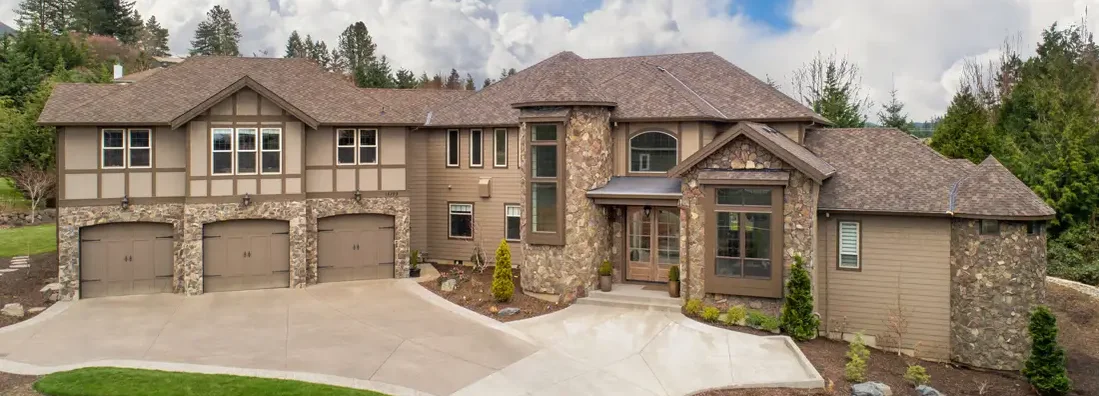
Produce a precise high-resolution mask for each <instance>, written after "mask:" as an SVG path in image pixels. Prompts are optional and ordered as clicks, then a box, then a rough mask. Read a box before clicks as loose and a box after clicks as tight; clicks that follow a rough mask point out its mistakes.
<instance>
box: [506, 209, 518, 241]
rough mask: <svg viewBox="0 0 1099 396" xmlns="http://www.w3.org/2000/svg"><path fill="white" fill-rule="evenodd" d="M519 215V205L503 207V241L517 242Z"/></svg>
mask: <svg viewBox="0 0 1099 396" xmlns="http://www.w3.org/2000/svg"><path fill="white" fill-rule="evenodd" d="M521 213H522V210H521V209H519V205H504V220H505V224H504V227H505V230H504V239H507V240H509V241H518V240H519V216H520V214H521Z"/></svg>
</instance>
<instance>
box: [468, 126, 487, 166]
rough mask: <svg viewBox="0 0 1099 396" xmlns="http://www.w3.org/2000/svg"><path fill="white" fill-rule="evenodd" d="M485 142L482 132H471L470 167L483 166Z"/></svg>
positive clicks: (478, 130) (475, 130) (474, 130)
mask: <svg viewBox="0 0 1099 396" xmlns="http://www.w3.org/2000/svg"><path fill="white" fill-rule="evenodd" d="M484 149H485V145H484V140H483V139H482V138H481V130H480V129H473V130H470V131H469V166H481V165H482V164H483V163H484V160H483V159H482V158H481V154H482V153H481V152H482V151H484Z"/></svg>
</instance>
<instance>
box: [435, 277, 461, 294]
mask: <svg viewBox="0 0 1099 396" xmlns="http://www.w3.org/2000/svg"><path fill="white" fill-rule="evenodd" d="M457 287H458V280H457V279H447V280H445V281H443V284H442V286H439V288H440V289H443V291H445V292H452V291H454V289H455V288H457Z"/></svg>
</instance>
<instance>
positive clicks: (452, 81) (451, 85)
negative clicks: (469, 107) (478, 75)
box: [443, 69, 462, 89]
mask: <svg viewBox="0 0 1099 396" xmlns="http://www.w3.org/2000/svg"><path fill="white" fill-rule="evenodd" d="M443 87H445V88H446V89H462V76H461V75H459V74H458V71H457V70H455V69H450V76H448V77H447V78H446V83H445V84H444V85H443Z"/></svg>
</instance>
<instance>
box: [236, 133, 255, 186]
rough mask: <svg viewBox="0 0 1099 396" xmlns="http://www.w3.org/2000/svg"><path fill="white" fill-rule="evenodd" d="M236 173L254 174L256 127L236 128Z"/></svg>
mask: <svg viewBox="0 0 1099 396" xmlns="http://www.w3.org/2000/svg"><path fill="white" fill-rule="evenodd" d="M237 174H238V175H254V174H256V128H237Z"/></svg>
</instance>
